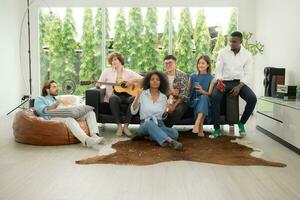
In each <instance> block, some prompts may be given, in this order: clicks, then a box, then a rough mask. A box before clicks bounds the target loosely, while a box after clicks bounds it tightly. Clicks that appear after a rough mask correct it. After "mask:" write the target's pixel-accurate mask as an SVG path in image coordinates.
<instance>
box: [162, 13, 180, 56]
mask: <svg viewBox="0 0 300 200" xmlns="http://www.w3.org/2000/svg"><path fill="white" fill-rule="evenodd" d="M172 18H173V16H172ZM171 23H172V24H171V27H172V44H173V49H172V52H173V51H174V44H175V38H176V33H175V29H174V24H173V20H172V21H171ZM169 33H170V12H169V11H167V13H166V16H165V20H164V32H163V35H162V39H161V43H162V51H161V56H162V58H164V57H165V56H166V55H168V54H169V40H170V37H169Z"/></svg>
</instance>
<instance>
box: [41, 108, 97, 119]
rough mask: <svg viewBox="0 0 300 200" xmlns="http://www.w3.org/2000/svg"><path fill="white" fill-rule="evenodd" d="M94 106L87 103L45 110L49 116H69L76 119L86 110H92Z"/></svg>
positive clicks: (84, 113) (86, 111) (85, 112)
mask: <svg viewBox="0 0 300 200" xmlns="http://www.w3.org/2000/svg"><path fill="white" fill-rule="evenodd" d="M93 109H94V107H92V106H88V105H76V106H72V107H66V108H60V109H54V110H47V111H45V113H46V114H48V115H49V116H51V117H60V118H67V117H71V118H74V119H78V118H81V117H83V116H84V115H86V114H87V113H88V112H90V111H92V110H93Z"/></svg>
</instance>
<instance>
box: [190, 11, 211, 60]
mask: <svg viewBox="0 0 300 200" xmlns="http://www.w3.org/2000/svg"><path fill="white" fill-rule="evenodd" d="M210 39H211V38H210V34H209V30H208V27H207V24H206V17H205V15H204V11H203V10H199V12H198V13H197V22H196V27H195V32H194V40H195V47H196V56H195V59H197V58H198V57H199V56H200V55H208V56H210V46H211V42H210Z"/></svg>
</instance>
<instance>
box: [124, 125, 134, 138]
mask: <svg viewBox="0 0 300 200" xmlns="http://www.w3.org/2000/svg"><path fill="white" fill-rule="evenodd" d="M123 133H124V134H125V135H126V136H128V137H130V136H132V135H133V134H132V133H131V132H130V130H129V129H128V127H126V126H125V127H124V128H123Z"/></svg>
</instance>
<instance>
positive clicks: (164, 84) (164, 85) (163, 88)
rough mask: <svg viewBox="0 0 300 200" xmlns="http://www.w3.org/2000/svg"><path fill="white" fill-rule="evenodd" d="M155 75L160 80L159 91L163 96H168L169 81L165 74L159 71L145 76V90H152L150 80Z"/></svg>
mask: <svg viewBox="0 0 300 200" xmlns="http://www.w3.org/2000/svg"><path fill="white" fill-rule="evenodd" d="M154 74H156V75H157V76H158V77H159V80H160V85H159V88H158V90H159V91H160V92H161V93H163V94H167V92H168V91H169V81H168V79H167V76H166V75H165V74H164V73H162V72H158V71H153V72H149V73H147V74H146V75H145V77H144V80H143V89H144V90H147V89H149V88H150V79H151V77H152V75H154Z"/></svg>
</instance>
